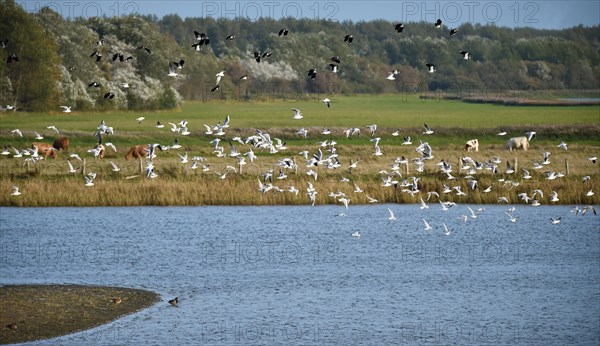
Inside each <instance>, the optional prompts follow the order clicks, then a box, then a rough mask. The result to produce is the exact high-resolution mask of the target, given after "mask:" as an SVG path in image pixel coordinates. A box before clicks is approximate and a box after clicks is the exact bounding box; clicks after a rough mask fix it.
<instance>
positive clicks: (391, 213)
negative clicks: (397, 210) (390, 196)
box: [388, 208, 396, 221]
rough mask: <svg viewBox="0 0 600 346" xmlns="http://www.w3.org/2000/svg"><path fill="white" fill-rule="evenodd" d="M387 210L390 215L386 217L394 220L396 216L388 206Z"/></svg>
mask: <svg viewBox="0 0 600 346" xmlns="http://www.w3.org/2000/svg"><path fill="white" fill-rule="evenodd" d="M388 211H389V212H390V217H388V219H389V220H391V221H395V220H396V216H395V215H394V213H393V212H392V210H391V209H390V208H388Z"/></svg>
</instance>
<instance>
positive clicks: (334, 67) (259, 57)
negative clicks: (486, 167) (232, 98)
mask: <svg viewBox="0 0 600 346" xmlns="http://www.w3.org/2000/svg"><path fill="white" fill-rule="evenodd" d="M441 26H442V20H441V19H438V20H437V21H436V22H435V23H434V24H433V27H434V28H435V29H439V28H441ZM404 29H405V25H404V23H398V24H395V25H394V30H395V31H396V33H399V34H401V33H403V32H404ZM457 32H458V29H451V30H450V37H452V36H455V35H456V33H457ZM288 34H289V30H288V29H287V28H282V29H280V30H279V32H278V36H279V37H285V36H288ZM194 35H195V38H196V41H195V43H193V44H192V45H191V46H192V47H193V48H194V50H196V51H198V52H200V51H202V50H203V48H204V47H207V46H209V45H210V43H211V39H210V37H209V36H208V34H206V33H203V32H198V31H194ZM235 38H236V35H235V34H230V35H228V36H227V37H226V38H225V40H226V41H231V40H234V39H235ZM344 42H345V43H348V44H351V43H353V42H354V35H353V34H352V33H349V34H346V35H345V36H344ZM0 44H1V47H2V48H3V49H7V48H8V39H5V40H3V41H0ZM95 45H96V49H95V50H94V51H93V52H92V53H91V54H90V58H95V61H96V63H99V62H100V61H101V60H102V57H103V55H102V53H101V51H100V47H102V46H105V40H104V39H103V38H100V39H99V40H98V41H96V42H95ZM137 49H138V50H144V51H146V52H147V53H148V54H152V50H151V49H150V48H148V47H147V46H145V45H140V46H138V47H137ZM272 54H273V53H272V51H270V50H265V51H261V50H254V51H253V52H252V53H251V56H252V58H253V59H254V60H255V61H256V62H257V63H260V62H262V61H264V60H265V59H267V58H270V57H271V56H272ZM460 54H461V55H462V60H469V59H471V54H470V53H469V52H468V51H466V50H463V51H461V52H460ZM111 57H112V62H114V63H116V62H120V63H130V62H132V61H133V60H134V57H133V56H131V55H129V56H125V55H124V54H123V53H121V52H114V53H111ZM18 61H19V58H18V56H17V55H16V54H14V53H11V54H9V55H8V57H7V60H6V63H7V64H12V63H13V62H18ZM184 63H185V61H184V59H180V60H179V61H172V62H169V73H168V74H167V75H168V76H171V77H176V76H178V73H176V72H175V70H181V69H182V68H183V66H184ZM340 64H341V59H340V57H339V56H334V57H331V58H330V63H329V65H328V68H329V71H330V72H332V73H338V72H339V66H340ZM425 66H427V72H428V73H435V72H436V71H437V69H436V65H435V64H433V63H431V62H426V63H425ZM68 70H69V71H74V70H77V68H75V67H69V68H68ZM224 72H225V71H221V72H219V74H217V83H216V85H215V86H214V87H213V88H212V89H211V92H215V91H217V90H219V89H220V87H221V86H220V84H219V83H220V80H221V78H220V77H223V76H224ZM306 74H307V76H308V77H309V78H310V79H316V78H317V68H316V67H314V68H311V69H309V70H307V71H306ZM397 74H398V70H397V69H395V70H394V71H393V72H390V74H389V76H388V77H387V78H386V79H388V80H394V79H395V77H394V76H395V75H397ZM247 78H248V76H247V75H243V76H241V77H239V78H238V79H239V80H245V79H247ZM101 86H102V85H101V83H99V82H96V81H92V82H90V83H89V84H88V87H90V88H91V87H94V88H99V87H101ZM121 86H122V87H123V88H129V84H128V83H121ZM103 96H104V99H107V100H112V99H113V98H114V97H115V93H114V92H112V91H107V92H105V93H104V95H103Z"/></svg>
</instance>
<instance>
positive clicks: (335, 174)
mask: <svg viewBox="0 0 600 346" xmlns="http://www.w3.org/2000/svg"><path fill="white" fill-rule="evenodd" d="M382 148H383V152H384V154H385V156H382V157H375V156H372V149H371V148H370V147H366V146H364V145H362V146H361V145H346V146H341V147H339V150H338V154H339V157H340V159H341V162H342V168H339V169H337V170H328V169H326V168H324V167H315V168H314V170H316V171H317V172H318V175H319V176H318V179H317V180H316V181H315V180H314V178H313V177H311V176H308V175H306V171H307V170H308V168H307V167H306V165H305V164H304V162H303V158H302V157H301V156H299V155H297V154H296V153H298V152H299V151H301V150H302V149H303V148H300V147H291V148H290V149H289V150H287V151H285V152H282V153H279V154H278V155H275V156H273V155H269V154H259V155H261V156H260V157H259V159H258V160H257V161H255V162H254V163H248V165H246V166H245V167H244V168H243V172H242V173H241V174H240V173H239V172H238V173H233V172H232V173H230V174H228V175H227V177H226V178H225V179H220V178H219V177H218V176H217V174H215V172H217V171H220V172H223V171H224V170H225V169H226V166H234V167H236V168H237V167H238V166H237V159H235V158H222V159H219V158H215V157H214V156H210V155H211V154H210V153H209V152H208V151H202V152H201V151H198V152H189V156H190V158H191V156H192V155H205V157H206V158H207V163H208V164H209V166H210V171H208V172H202V171H201V169H198V170H190V169H189V168H188V167H189V166H190V163H188V164H185V165H183V164H180V163H178V160H179V159H178V156H177V154H176V153H175V152H173V151H167V152H162V153H160V154H159V157H158V158H157V160H156V163H155V165H156V170H157V172H158V174H159V177H158V178H156V179H147V178H145V177H144V176H143V175H140V174H139V173H140V171H139V170H140V165H139V162H137V161H133V162H132V161H129V162H127V161H125V160H124V159H123V158H121V157H120V156H121V155H117V154H115V153H110V154H109V155H108V156H107V158H106V159H105V160H93V159H90V158H89V154H88V156H87V159H86V172H95V173H97V174H98V178H97V179H96V180H95V182H94V184H95V185H94V186H92V187H86V186H84V179H83V177H82V173H81V170H80V171H79V172H78V173H77V174H69V173H67V163H66V159H65V157H64V156H66V155H62V157H61V158H59V159H57V160H55V161H52V160H45V161H42V162H40V163H38V164H37V165H33V166H30V167H29V168H27V166H24V165H23V164H22V161H21V160H14V159H4V160H0V205H3V206H43V207H47V206H141V205H159V206H166V205H300V204H309V203H310V201H309V198H308V196H307V195H306V187H307V186H308V182H311V183H312V184H313V185H314V187H315V188H316V190H317V191H318V194H317V201H316V203H317V204H337V203H339V202H337V201H336V200H335V199H334V198H331V197H328V194H329V193H330V192H343V193H345V194H346V195H347V196H348V197H349V198H350V200H351V204H362V203H368V201H367V198H366V196H365V193H366V194H367V195H369V196H370V197H373V198H376V199H378V200H379V201H380V202H382V203H383V202H386V203H416V202H418V201H419V198H420V197H423V198H425V199H426V197H427V196H426V193H427V192H429V191H437V192H439V193H440V194H441V191H442V190H443V185H444V184H445V183H446V184H448V185H450V186H461V189H462V191H464V192H466V193H467V195H466V196H456V194H455V193H450V194H441V195H442V196H441V199H442V200H444V201H446V200H448V201H453V202H457V203H483V204H489V203H497V201H498V198H499V197H506V198H507V199H508V200H509V202H510V203H523V202H522V201H521V200H519V199H518V198H517V194H518V193H520V192H525V193H527V194H529V195H530V196H531V194H532V191H533V190H534V189H541V190H542V191H543V193H544V198H541V199H540V202H541V203H542V204H554V203H552V202H550V201H549V200H548V196H549V194H550V193H551V192H552V191H556V192H558V194H559V199H560V200H559V201H558V202H557V203H556V204H598V203H599V201H600V200H599V196H600V172H599V169H598V164H593V163H592V162H590V161H589V160H588V159H587V158H588V157H589V156H592V155H595V156H599V155H598V154H599V153H598V148H597V147H594V146H583V145H580V146H573V147H572V148H571V149H570V150H569V151H563V150H560V151H559V150H558V149H556V148H550V147H545V148H543V147H539V148H536V149H535V150H530V151H528V152H521V151H519V152H512V153H511V152H506V151H503V150H496V149H489V148H488V149H483V150H481V151H480V152H478V153H469V154H466V153H465V152H464V151H462V150H461V149H459V148H450V149H444V150H435V148H434V155H435V158H434V159H432V160H429V161H427V163H426V165H425V171H424V172H423V173H419V172H416V171H415V170H414V166H413V165H412V164H411V165H409V167H408V169H409V170H408V172H407V171H406V167H403V168H402V169H401V173H402V177H400V176H396V179H397V180H399V181H402V180H403V179H407V178H408V179H409V180H410V177H412V176H416V177H418V178H419V188H420V190H421V192H420V193H418V194H416V195H414V196H412V195H410V194H408V193H406V192H402V191H401V190H402V187H398V188H393V187H384V186H382V180H381V178H380V177H381V175H380V174H379V173H378V172H379V171H381V170H387V171H388V172H390V171H391V165H392V163H393V161H394V159H395V158H396V157H399V156H402V155H404V156H406V157H407V158H409V159H411V158H414V157H417V156H418V154H417V153H415V152H414V149H413V148H412V147H401V146H383V147H382ZM545 150H548V151H550V152H552V153H553V154H552V155H551V156H550V160H551V164H549V165H547V166H544V168H543V169H541V170H539V171H537V170H533V169H532V160H536V161H538V162H541V161H542V154H541V152H542V151H545ZM179 152H181V150H180V151H179ZM242 152H243V151H242ZM294 154H296V155H294ZM465 155H469V156H470V157H472V158H473V159H475V160H478V161H487V160H489V158H490V157H492V156H498V157H500V158H501V159H502V163H501V164H499V165H498V166H499V171H500V173H499V174H497V175H493V174H492V173H491V172H490V171H487V170H483V171H480V172H478V173H477V174H476V175H475V176H474V178H475V179H477V180H478V182H479V189H478V190H476V191H470V189H469V187H468V183H467V180H468V179H465V178H464V177H465V172H464V171H463V172H460V166H459V161H460V158H461V157H464V156H465ZM82 156H83V155H82ZM282 157H294V158H295V159H296V161H297V163H298V166H299V168H298V170H297V172H294V171H288V172H287V174H288V178H287V179H285V180H277V179H276V177H277V175H278V173H279V167H278V166H277V165H276V161H277V160H278V159H279V158H282ZM350 159H352V160H353V161H355V160H358V161H359V164H358V168H357V169H356V170H354V171H353V172H352V173H350V172H348V170H347V169H346V167H347V166H348V165H349V163H350V162H349V160H350ZM442 159H444V160H446V161H447V162H450V163H451V164H452V165H453V172H452V175H454V176H455V177H457V179H456V180H447V177H446V175H445V174H443V173H440V172H439V169H438V167H437V166H436V165H435V164H436V163H437V162H439V161H440V160H442ZM71 161H74V160H73V159H71ZM108 161H113V162H115V163H117V164H118V165H120V166H121V171H120V172H112V171H111V168H110V164H109V162H108ZM507 161H509V162H510V163H511V164H515V162H516V164H517V172H516V173H514V174H510V175H509V174H504V173H503V172H504V171H505V167H506V162H507ZM566 162H568V165H569V174H568V175H567V176H565V177H563V178H557V179H555V180H546V179H545V175H544V174H543V172H544V171H550V170H552V171H556V172H561V171H562V172H565V173H567V167H566ZM76 166H77V165H76ZM521 168H525V169H528V170H529V171H530V173H531V175H532V176H533V177H532V179H530V180H525V179H523V178H522V177H523V173H522V171H521ZM269 169H273V171H274V178H275V179H274V180H273V184H274V185H276V186H278V187H280V188H281V189H282V190H288V189H289V187H290V186H295V187H296V188H297V189H298V190H300V193H298V195H297V196H296V195H294V194H292V193H290V192H287V191H285V192H280V193H277V192H276V191H275V190H271V191H269V192H267V193H265V194H262V193H260V192H259V191H258V180H262V174H263V173H265V172H266V171H267V170H269ZM585 175H589V176H590V177H591V179H590V180H589V181H588V182H586V183H583V182H582V179H581V178H582V176H585ZM343 177H345V178H348V179H350V181H351V182H350V183H343V182H341V181H340V180H341V179H342V178H343ZM499 179H505V180H510V181H512V182H515V183H518V185H515V184H512V183H505V182H501V181H499ZM355 183H356V184H357V185H358V186H359V187H360V188H361V189H362V190H363V191H364V193H355V192H353V191H354V184H355ZM13 184H15V185H17V186H19V188H20V190H21V192H22V195H21V196H11V195H10V191H11V186H12V185H13ZM490 185H492V192H490V193H484V192H482V190H484V189H485V188H486V187H488V186H490ZM590 189H591V190H593V191H594V192H596V194H594V195H593V196H591V197H588V196H586V193H587V192H588V191H589V190H590ZM434 201H435V199H434Z"/></svg>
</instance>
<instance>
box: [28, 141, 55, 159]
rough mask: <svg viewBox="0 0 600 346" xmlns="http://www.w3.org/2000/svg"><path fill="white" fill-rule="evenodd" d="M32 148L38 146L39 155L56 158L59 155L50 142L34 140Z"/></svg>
mask: <svg viewBox="0 0 600 346" xmlns="http://www.w3.org/2000/svg"><path fill="white" fill-rule="evenodd" d="M31 148H33V149H35V148H37V151H38V155H44V156H45V157H46V158H48V157H49V158H52V159H55V158H57V157H58V151H57V150H56V149H55V148H54V147H53V146H52V145H50V144H48V143H40V142H34V143H32V145H31Z"/></svg>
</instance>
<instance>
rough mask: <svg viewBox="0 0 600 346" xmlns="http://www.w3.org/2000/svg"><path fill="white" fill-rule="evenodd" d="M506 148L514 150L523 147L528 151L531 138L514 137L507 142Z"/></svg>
mask: <svg viewBox="0 0 600 346" xmlns="http://www.w3.org/2000/svg"><path fill="white" fill-rule="evenodd" d="M504 148H505V149H506V150H508V151H513V150H517V149H520V148H522V149H523V150H524V151H527V148H529V140H527V137H525V136H523V137H513V138H511V139H509V140H508V142H506V145H505V146H504Z"/></svg>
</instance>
